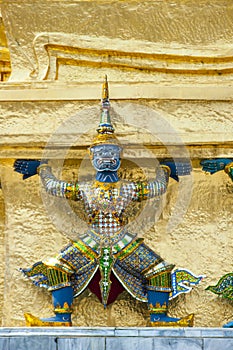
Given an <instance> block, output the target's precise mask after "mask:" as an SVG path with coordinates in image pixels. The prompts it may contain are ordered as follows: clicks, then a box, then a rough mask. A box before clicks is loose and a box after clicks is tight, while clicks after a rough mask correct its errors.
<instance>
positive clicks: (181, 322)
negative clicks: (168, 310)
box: [149, 314, 194, 327]
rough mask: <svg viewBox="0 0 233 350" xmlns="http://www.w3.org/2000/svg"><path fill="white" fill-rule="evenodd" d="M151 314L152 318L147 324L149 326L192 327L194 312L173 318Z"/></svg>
mask: <svg viewBox="0 0 233 350" xmlns="http://www.w3.org/2000/svg"><path fill="white" fill-rule="evenodd" d="M151 316H152V320H151V321H150V324H149V325H150V326H151V327H193V321H194V314H190V315H188V316H186V317H182V318H174V317H169V316H167V315H161V314H158V315H151ZM153 316H154V317H153Z"/></svg>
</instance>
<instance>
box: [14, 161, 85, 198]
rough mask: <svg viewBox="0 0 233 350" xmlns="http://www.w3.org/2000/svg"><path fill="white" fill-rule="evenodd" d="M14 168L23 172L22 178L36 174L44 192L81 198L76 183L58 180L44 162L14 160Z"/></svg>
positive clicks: (57, 195)
mask: <svg viewBox="0 0 233 350" xmlns="http://www.w3.org/2000/svg"><path fill="white" fill-rule="evenodd" d="M14 170H15V171H17V172H18V173H20V174H23V180H25V179H27V178H29V177H31V176H34V175H36V174H38V175H39V176H40V178H41V181H42V184H43V186H44V188H45V190H46V192H48V193H49V194H51V195H53V196H56V197H62V198H69V199H72V200H80V199H82V195H81V191H80V189H79V186H78V184H77V183H70V182H65V181H60V180H58V179H57V178H56V177H55V176H54V175H53V173H52V170H51V167H50V166H49V165H48V164H47V163H46V162H43V163H41V162H40V161H39V160H31V159H22V160H16V161H15V163H14Z"/></svg>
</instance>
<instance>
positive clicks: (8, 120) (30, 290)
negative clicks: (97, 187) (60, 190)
mask: <svg viewBox="0 0 233 350" xmlns="http://www.w3.org/2000/svg"><path fill="white" fill-rule="evenodd" d="M0 6H1V23H2V25H1V36H0V38H1V55H2V56H1V57H2V58H3V56H4V55H5V56H4V60H5V61H4V62H7V67H8V71H9V70H10V72H11V74H10V77H9V78H8V80H6V79H2V80H5V81H4V82H1V84H0V121H1V122H0V135H1V138H0V177H1V193H0V247H1V254H2V259H1V263H0V271H1V287H0V295H1V298H0V300H1V301H0V306H1V320H2V325H3V326H8V327H10V326H23V325H24V316H23V314H24V312H31V313H34V314H36V315H38V316H43V317H44V316H48V315H50V314H51V312H52V311H51V307H50V302H51V300H50V294H49V293H48V292H46V291H45V290H43V289H38V288H36V287H35V286H33V285H31V283H30V282H28V281H26V280H25V279H24V278H23V277H22V275H21V273H20V272H19V271H18V269H19V268H20V267H23V268H25V267H28V266H30V265H31V264H32V263H34V262H36V261H39V260H42V259H46V258H48V257H51V256H54V255H56V253H57V252H58V251H59V249H60V248H61V247H63V246H64V245H65V244H66V243H67V241H68V240H69V238H74V236H75V234H77V232H81V231H82V230H83V229H84V227H85V225H84V223H83V221H82V220H80V219H77V218H76V217H75V216H74V215H73V211H72V208H70V210H65V211H64V210H62V208H57V211H56V210H55V209H54V207H53V203H50V202H49V203H48V202H47V201H44V197H43V193H41V188H40V185H39V179H38V177H37V176H35V177H32V178H30V179H28V180H25V181H23V180H22V178H21V176H20V175H19V174H17V173H15V172H14V171H13V162H14V160H15V159H25V158H30V159H41V157H45V156H46V155H48V154H49V157H50V159H51V162H52V164H53V165H54V167H55V170H57V171H59V170H60V169H58V168H56V166H57V164H58V163H59V164H61V163H62V162H63V160H64V166H63V167H62V173H61V174H60V175H61V176H62V177H63V178H64V179H71V180H72V179H73V178H77V177H80V178H81V177H83V178H85V177H86V176H92V175H93V171H92V169H91V165H90V162H89V160H88V156H87V151H86V149H87V147H88V145H89V144H90V142H91V139H92V137H93V135H94V134H95V129H96V126H97V125H98V121H99V100H100V97H101V84H102V81H103V77H104V75H105V74H107V75H108V80H109V84H110V98H111V105H112V118H113V122H114V123H115V125H116V131H117V134H118V137H119V140H120V141H121V142H122V144H124V146H125V154H124V161H123V164H122V171H121V172H122V176H124V177H126V178H131V179H137V178H138V177H139V175H141V174H142V175H143V176H148V177H150V176H153V175H154V174H153V165H154V163H155V161H156V159H162V158H165V157H171V156H172V157H186V158H189V159H190V160H191V162H192V165H193V172H192V177H191V178H190V177H189V178H188V179H185V178H183V179H182V180H181V181H180V182H179V183H177V182H175V181H174V180H171V181H170V184H169V188H168V192H167V194H166V196H165V197H164V198H163V202H162V204H161V205H162V206H163V208H164V209H163V211H162V213H161V215H155V214H154V220H153V224H151V225H148V226H145V227H146V228H147V229H146V230H143V229H142V225H141V226H140V228H141V231H140V234H141V235H143V236H144V238H145V241H146V243H147V244H148V245H150V246H151V247H152V248H153V249H154V250H155V251H156V252H158V253H159V254H160V255H161V256H162V257H163V258H164V259H165V260H167V261H169V262H172V263H174V264H176V266H177V267H185V268H187V269H189V270H191V271H193V272H194V273H195V274H197V275H199V274H204V275H206V278H205V279H204V281H203V282H202V283H201V284H200V285H199V286H198V287H197V288H195V289H194V290H193V291H192V292H191V293H189V294H187V295H182V296H180V297H179V298H177V299H175V300H174V301H172V302H171V305H170V310H169V311H170V314H171V315H174V316H184V315H186V314H188V313H191V312H194V313H195V315H196V317H195V326H196V327H204V326H206V327H221V326H222V324H223V323H225V322H227V321H229V320H230V319H232V317H233V305H232V303H231V302H229V301H228V300H223V299H221V298H219V297H217V296H216V295H214V294H211V293H210V292H208V291H206V290H205V288H206V287H207V286H208V285H210V284H215V283H216V282H217V280H218V279H219V278H220V277H221V276H222V275H223V274H225V273H227V272H231V271H232V263H231V261H232V251H233V243H232V215H231V212H232V211H231V210H232V204H233V185H232V183H231V181H230V179H229V178H228V177H227V175H226V174H224V173H223V172H219V173H217V174H215V175H212V176H210V175H207V174H205V173H203V172H202V171H201V167H200V160H201V159H205V158H214V157H230V158H233V151H232V144H233V140H232V134H233V133H232V131H233V112H232V110H233V109H232V105H233V93H232V91H233V89H232V79H233V52H232V35H233V33H232V31H233V27H232V20H233V5H232V4H231V2H229V1H228V0H221V1H219V0H199V1H195V0H187V1H184V0H173V1H170V0H169V1H162V0H161V1H159V0H158V1H146V2H145V1H138V0H135V1H131V0H128V1H111V0H109V1H104V0H99V1H91V0H89V1H88V0H87V1H78V0H71V1H69V2H67V1H58V0H47V1H46V0H17V1H16V0H1V1H0ZM4 38H5V39H4ZM2 62H3V61H1V59H0V67H2V68H1V69H2V70H1V71H3V70H4V69H3V68H4V67H6V63H2ZM5 77H6V76H5ZM45 150H46V152H49V153H47V154H46V155H45V153H44V152H45ZM127 168H129V170H128V171H127V170H126V169H127ZM139 168H142V170H140V169H139ZM142 210H144V211H143V212H142V213H143V214H142V216H141V217H140V218H139V220H141V223H142V222H143V219H145V220H146V219H147V218H146V213H147V209H146V208H145V209H142ZM144 216H145V217H144ZM143 227H144V226H143ZM147 320H148V315H147V306H146V305H145V304H144V303H140V302H139V301H136V300H134V299H133V298H131V297H130V296H129V294H127V292H124V293H123V294H122V295H120V296H119V297H118V299H117V301H116V302H115V303H114V304H112V305H110V306H109V307H107V309H106V310H104V309H103V306H102V305H101V304H100V303H99V301H98V300H97V298H96V297H95V296H93V295H92V294H91V293H90V292H88V291H85V292H84V293H83V294H82V295H81V296H79V297H78V298H77V299H75V303H74V317H73V321H74V322H73V323H74V325H77V326H146V325H147Z"/></svg>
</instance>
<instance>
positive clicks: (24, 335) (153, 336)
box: [0, 327, 233, 350]
mask: <svg viewBox="0 0 233 350" xmlns="http://www.w3.org/2000/svg"><path fill="white" fill-rule="evenodd" d="M232 347H233V331H232V329H223V328H177V329H176V328H161V329H160V328H150V327H148V328H145V327H141V328H136V327H135V328H119V327H118V328H114V327H106V328H103V327H93V328H92V327H82V328H79V327H71V328H52V327H51V328H49V327H48V328H37V327H35V328H0V349H1V350H16V349H17V350H21V349H22V350H27V349H28V350H29V349H30V350H31V349H33V350H42V349H43V350H44V349H46V350H72V349H76V350H79V349H80V350H81V349H82V350H84V349H90V348H91V349H95V350H110V349H111V350H115V349H116V350H130V349H134V350H135V349H136V350H139V349H147V350H158V349H159V350H165V349H166V350H186V349H187V350H219V349H224V350H231V349H232Z"/></svg>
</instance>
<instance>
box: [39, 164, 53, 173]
mask: <svg viewBox="0 0 233 350" xmlns="http://www.w3.org/2000/svg"><path fill="white" fill-rule="evenodd" d="M44 168H46V169H49V170H51V166H49V165H48V164H41V165H39V166H38V168H37V174H40V171H41V169H44Z"/></svg>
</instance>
